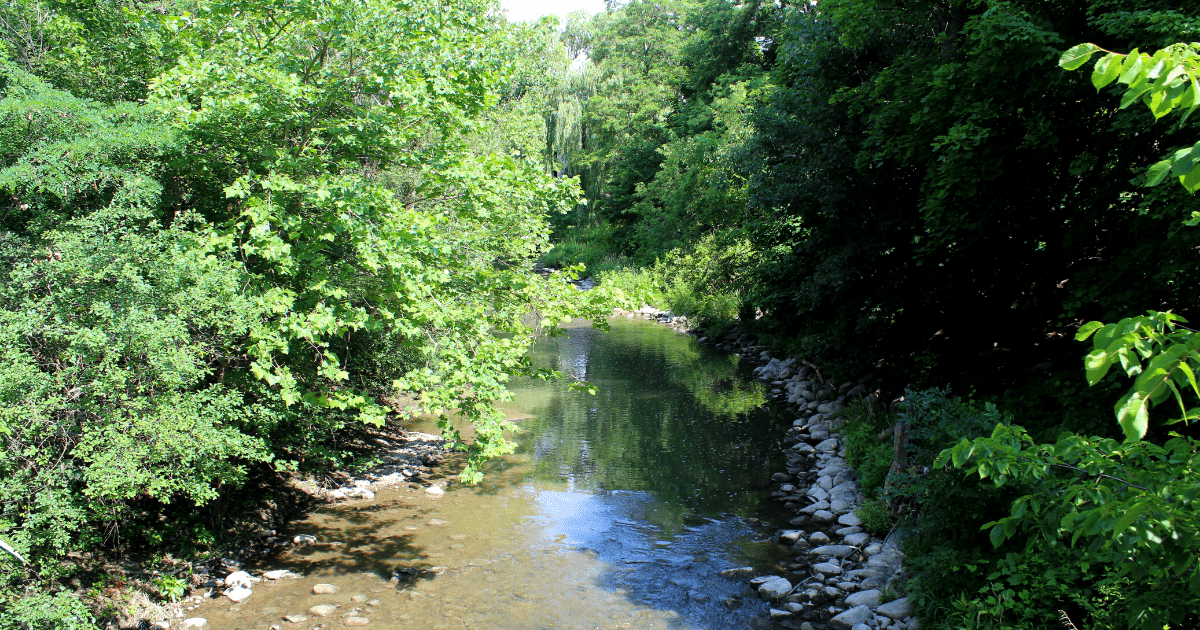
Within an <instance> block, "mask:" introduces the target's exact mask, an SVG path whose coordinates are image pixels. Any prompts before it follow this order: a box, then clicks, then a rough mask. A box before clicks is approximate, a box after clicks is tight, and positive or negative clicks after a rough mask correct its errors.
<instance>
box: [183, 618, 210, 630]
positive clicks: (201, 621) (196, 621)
mask: <svg viewBox="0 0 1200 630" xmlns="http://www.w3.org/2000/svg"><path fill="white" fill-rule="evenodd" d="M207 625H208V620H207V619H205V618H204V617H192V618H191V619H184V620H183V627H184V628H203V627H204V626H207Z"/></svg>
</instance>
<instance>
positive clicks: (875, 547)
mask: <svg viewBox="0 0 1200 630" xmlns="http://www.w3.org/2000/svg"><path fill="white" fill-rule="evenodd" d="M881 551H883V544H882V543H871V544H869V545H867V548H866V549H863V552H864V553H866V554H867V555H868V556H873V555H875V554H877V553H879V552H881Z"/></svg>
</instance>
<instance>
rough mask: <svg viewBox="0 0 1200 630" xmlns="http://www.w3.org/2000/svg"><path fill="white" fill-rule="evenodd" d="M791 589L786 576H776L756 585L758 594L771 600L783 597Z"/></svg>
mask: <svg viewBox="0 0 1200 630" xmlns="http://www.w3.org/2000/svg"><path fill="white" fill-rule="evenodd" d="M791 590H792V583H791V582H789V581H788V579H787V578H776V579H774V580H771V581H770V582H766V583H764V584H763V585H762V586H759V587H758V594H759V595H761V596H762V598H763V599H767V600H772V599H780V598H782V597H785V596H786V595H787V594H788V593H790V592H791Z"/></svg>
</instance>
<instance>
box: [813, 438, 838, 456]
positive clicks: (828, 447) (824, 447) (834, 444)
mask: <svg viewBox="0 0 1200 630" xmlns="http://www.w3.org/2000/svg"><path fill="white" fill-rule="evenodd" d="M816 449H817V450H818V451H820V452H822V453H833V452H835V451H837V450H838V441H837V438H828V439H826V440H825V441H823V442H821V443H820V444H818V445H817V446H816Z"/></svg>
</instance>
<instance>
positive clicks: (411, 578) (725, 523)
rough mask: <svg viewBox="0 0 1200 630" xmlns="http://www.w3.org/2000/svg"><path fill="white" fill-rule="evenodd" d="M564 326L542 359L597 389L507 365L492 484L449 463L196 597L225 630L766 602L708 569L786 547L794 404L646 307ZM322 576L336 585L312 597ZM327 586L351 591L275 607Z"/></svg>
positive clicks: (749, 615)
mask: <svg viewBox="0 0 1200 630" xmlns="http://www.w3.org/2000/svg"><path fill="white" fill-rule="evenodd" d="M569 333H570V334H569V335H568V336H566V337H560V338H557V339H547V340H542V341H541V342H539V343H538V344H537V348H536V353H535V361H536V362H537V363H538V364H539V365H540V366H542V367H552V368H555V369H558V370H561V371H562V372H564V373H565V374H567V375H569V376H571V377H574V378H578V379H586V380H587V381H588V382H590V383H591V384H592V385H594V386H595V387H596V388H597V393H596V395H594V396H592V395H589V394H587V393H585V392H579V391H573V390H571V389H570V388H569V387H568V385H567V383H566V382H557V383H548V382H542V381H534V382H518V383H514V384H513V387H512V389H513V392H514V400H513V401H512V402H511V403H509V404H506V405H505V409H506V411H507V412H508V413H509V415H510V417H512V418H514V419H516V420H517V423H518V425H519V426H520V428H521V430H520V432H518V433H516V434H515V435H514V436H513V439H514V440H516V441H517V442H518V444H519V448H518V451H517V453H516V454H515V455H513V456H510V457H506V458H503V459H502V460H498V461H495V462H491V464H490V465H489V466H488V468H487V470H486V473H487V476H486V478H485V480H484V482H483V483H481V484H479V485H478V486H473V487H471V486H461V485H458V484H457V483H453V481H452V480H453V474H454V473H455V472H457V470H456V469H454V467H453V466H448V467H444V468H450V470H443V471H441V474H443V475H445V479H446V480H447V481H451V483H449V486H448V489H447V492H446V495H445V496H444V497H443V498H440V499H434V498H430V497H428V496H427V495H426V494H425V493H424V492H423V491H421V490H419V489H413V488H407V487H405V488H400V489H385V490H383V491H381V492H379V493H378V495H377V496H376V499H375V500H374V501H358V502H351V503H342V504H337V505H334V506H330V507H326V508H322V509H320V510H318V511H316V512H315V513H313V514H311V515H309V516H308V517H306V518H305V519H304V520H301V521H299V522H297V523H295V524H294V527H293V531H292V532H290V533H289V535H292V534H297V533H307V534H313V535H315V536H316V537H317V539H318V540H319V541H320V542H319V543H318V544H317V545H313V546H309V547H304V548H299V549H295V550H292V551H290V552H288V553H286V554H284V555H282V556H280V557H276V558H272V559H269V560H264V561H262V563H261V564H260V565H259V566H257V567H253V568H254V569H258V570H269V569H279V568H286V569H291V570H292V571H295V572H297V573H299V574H301V575H302V576H303V577H301V578H300V579H295V580H283V581H280V582H276V583H270V584H268V583H263V584H259V585H258V586H257V587H256V588H255V589H254V594H253V595H252V596H251V597H250V598H249V599H247V600H246V601H245V602H243V603H242V604H238V605H230V604H229V602H228V601H226V600H224V599H221V600H215V601H213V602H210V603H206V604H204V605H203V606H202V607H201V608H200V609H198V610H196V611H193V612H191V613H189V615H191V616H196V615H199V616H203V617H205V618H207V619H208V620H209V623H210V624H211V626H212V627H213V628H214V630H225V629H235V628H241V629H246V630H248V629H251V628H261V629H264V630H265V629H266V628H268V627H269V626H271V625H275V624H280V625H282V626H283V627H284V628H297V629H310V628H317V627H319V626H324V627H326V628H330V627H342V626H343V623H344V619H345V617H346V616H350V615H353V616H359V617H365V618H368V619H370V624H369V625H368V626H367V627H368V628H396V629H409V628H413V629H417V628H420V629H427V628H433V629H441V628H454V629H458V628H477V629H497V630H506V629H513V630H517V629H520V630H526V629H541V628H546V629H552V628H553V629H571V630H574V629H579V630H582V629H592V628H602V629H609V628H637V629H656V628H664V629H665V628H695V629H726V628H730V629H733V628H736V629H739V630H740V629H742V628H745V627H747V625H748V623H749V622H750V620H752V619H756V618H762V617H764V616H765V614H766V608H765V605H764V604H763V603H762V602H760V601H759V600H757V599H755V598H753V597H747V598H745V601H744V604H742V605H740V606H737V607H736V608H734V609H732V610H731V609H730V608H729V607H728V606H727V605H726V604H725V603H724V600H725V599H726V598H730V597H736V596H738V595H739V594H742V593H743V592H744V591H745V590H746V583H745V581H744V579H741V580H734V579H726V578H722V577H719V576H717V575H716V574H717V572H718V571H721V570H723V569H727V568H731V567H737V566H745V565H754V566H757V567H761V568H766V567H767V566H768V565H769V564H770V562H771V561H772V557H771V556H772V553H774V552H775V550H776V547H775V546H774V544H773V543H771V542H756V541H758V540H760V539H765V538H767V536H766V535H765V533H764V532H765V531H766V530H765V528H763V529H762V531H759V527H758V521H757V519H759V518H763V519H767V518H770V517H772V516H774V515H775V512H774V511H773V510H774V509H775V507H774V505H773V502H771V501H769V500H768V496H767V485H768V483H769V475H770V472H771V471H773V470H778V469H779V462H778V461H776V460H777V458H778V457H779V453H780V450H779V446H778V444H776V443H774V441H773V438H774V437H775V436H780V435H782V428H780V424H781V422H782V419H779V418H776V417H775V416H774V415H773V414H772V413H771V412H770V411H769V409H767V408H765V407H764V393H765V391H764V389H763V387H762V385H761V384H759V383H758V382H756V381H754V380H753V379H751V378H749V366H746V365H739V364H738V360H737V357H736V356H734V355H729V354H725V353H720V352H716V351H713V350H710V349H708V348H704V347H701V346H699V345H698V344H696V343H695V341H694V340H693V339H692V338H690V337H685V336H681V335H677V334H675V333H674V332H673V331H671V330H670V329H668V328H666V327H664V326H658V325H655V324H650V323H648V322H642V321H636V320H635V321H625V320H618V321H615V322H613V326H612V331H611V332H607V333H606V332H603V331H599V330H595V329H592V328H591V327H590V326H588V325H587V324H581V325H578V326H573V327H571V328H570V330H569ZM413 428H416V429H420V430H427V431H430V430H433V429H432V427H429V426H419V425H417V426H414V427H413ZM435 567H436V568H435ZM319 582H323V583H331V584H335V585H337V586H339V587H340V590H339V591H338V593H336V594H334V595H313V594H312V593H311V589H312V585H313V584H316V583H319ZM355 596H359V597H357V598H356V597H355ZM356 599H357V600H360V601H355V600H356ZM322 603H331V604H336V605H339V606H340V608H339V609H338V610H337V612H335V613H333V614H331V615H330V616H328V617H325V618H320V617H315V616H312V615H309V620H308V621H305V622H301V623H299V624H291V623H287V622H283V621H281V618H282V616H284V615H292V614H304V613H305V612H306V611H307V610H308V609H309V607H311V606H314V605H316V604H322Z"/></svg>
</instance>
